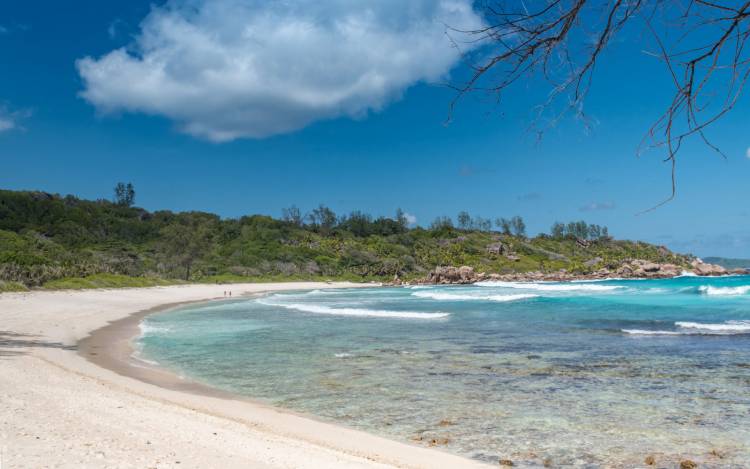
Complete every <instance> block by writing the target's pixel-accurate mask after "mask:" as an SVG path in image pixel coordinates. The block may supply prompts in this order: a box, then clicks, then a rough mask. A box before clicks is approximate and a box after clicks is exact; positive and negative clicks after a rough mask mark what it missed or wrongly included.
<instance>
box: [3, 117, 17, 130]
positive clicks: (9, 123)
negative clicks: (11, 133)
mask: <svg viewBox="0 0 750 469" xmlns="http://www.w3.org/2000/svg"><path fill="white" fill-rule="evenodd" d="M15 126H16V123H15V121H14V120H13V119H12V118H11V117H10V116H6V115H4V114H0V132H5V131H6V130H12V129H13V128H14V127H15Z"/></svg>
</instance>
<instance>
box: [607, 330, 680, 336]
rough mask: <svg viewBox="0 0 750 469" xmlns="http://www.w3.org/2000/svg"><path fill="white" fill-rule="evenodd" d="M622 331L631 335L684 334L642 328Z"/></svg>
mask: <svg viewBox="0 0 750 469" xmlns="http://www.w3.org/2000/svg"><path fill="white" fill-rule="evenodd" d="M622 332H624V333H626V334H631V335H685V334H684V333H683V332H678V331H647V330H644V329H623V330H622Z"/></svg>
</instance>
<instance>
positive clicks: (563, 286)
mask: <svg viewBox="0 0 750 469" xmlns="http://www.w3.org/2000/svg"><path fill="white" fill-rule="evenodd" d="M475 285H478V286H480V287H502V288H516V289H521V290H537V291H599V292H601V291H613V290H619V289H622V288H625V287H622V286H619V285H593V284H588V283H528V282H499V281H488V282H477V283H475Z"/></svg>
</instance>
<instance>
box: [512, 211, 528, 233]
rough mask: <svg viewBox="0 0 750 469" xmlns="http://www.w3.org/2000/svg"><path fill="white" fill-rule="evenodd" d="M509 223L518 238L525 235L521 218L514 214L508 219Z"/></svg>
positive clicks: (524, 224) (524, 227)
mask: <svg viewBox="0 0 750 469" xmlns="http://www.w3.org/2000/svg"><path fill="white" fill-rule="evenodd" d="M510 225H511V227H512V228H513V234H514V235H516V236H518V237H519V238H525V237H526V223H524V222H523V218H521V217H519V216H518V215H516V216H515V217H513V218H511V219H510Z"/></svg>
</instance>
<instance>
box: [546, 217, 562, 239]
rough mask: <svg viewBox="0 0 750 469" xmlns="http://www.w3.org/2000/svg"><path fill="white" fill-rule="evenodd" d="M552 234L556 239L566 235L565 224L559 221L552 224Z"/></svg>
mask: <svg viewBox="0 0 750 469" xmlns="http://www.w3.org/2000/svg"><path fill="white" fill-rule="evenodd" d="M549 232H550V235H551V236H552V237H553V238H555V239H560V238H564V237H565V225H564V224H562V223H560V222H559V221H556V222H555V223H553V224H552V228H551V229H550V230H549Z"/></svg>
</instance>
